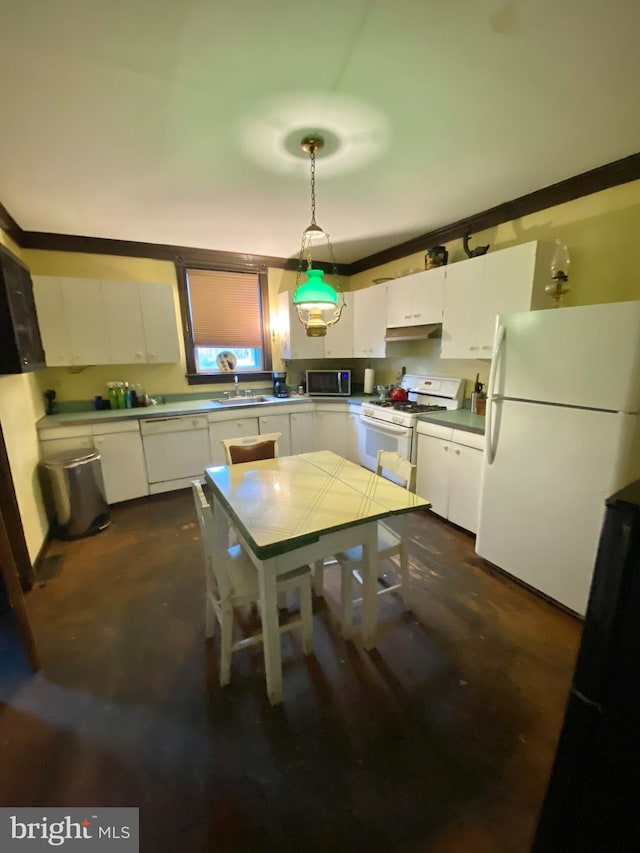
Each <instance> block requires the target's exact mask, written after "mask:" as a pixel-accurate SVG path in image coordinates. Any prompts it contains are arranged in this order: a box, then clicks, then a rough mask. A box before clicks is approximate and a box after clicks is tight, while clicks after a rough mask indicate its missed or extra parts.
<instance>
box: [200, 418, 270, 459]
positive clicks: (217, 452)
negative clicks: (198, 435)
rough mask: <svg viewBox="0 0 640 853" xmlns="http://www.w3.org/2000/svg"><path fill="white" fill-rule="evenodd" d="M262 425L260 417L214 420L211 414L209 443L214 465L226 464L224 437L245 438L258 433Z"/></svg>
mask: <svg viewBox="0 0 640 853" xmlns="http://www.w3.org/2000/svg"><path fill="white" fill-rule="evenodd" d="M259 433H260V425H259V423H258V418H237V417H236V418H233V419H231V418H230V419H228V420H227V419H225V420H212V416H211V415H209V445H210V450H211V464H212V465H226V464H227V459H226V457H225V453H224V448H223V446H222V440H223V439H224V438H244V437H245V436H247V435H258V434H259Z"/></svg>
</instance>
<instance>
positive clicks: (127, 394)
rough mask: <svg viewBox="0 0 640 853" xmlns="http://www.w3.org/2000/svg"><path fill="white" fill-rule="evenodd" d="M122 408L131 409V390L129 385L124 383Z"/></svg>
mask: <svg viewBox="0 0 640 853" xmlns="http://www.w3.org/2000/svg"><path fill="white" fill-rule="evenodd" d="M124 407H125V409H131V408H133V403H132V400H131V388H130V387H129V383H128V382H125V383H124Z"/></svg>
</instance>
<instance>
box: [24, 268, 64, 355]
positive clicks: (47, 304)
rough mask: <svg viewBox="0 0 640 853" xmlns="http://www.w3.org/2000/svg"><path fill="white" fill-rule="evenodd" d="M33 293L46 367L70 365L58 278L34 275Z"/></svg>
mask: <svg viewBox="0 0 640 853" xmlns="http://www.w3.org/2000/svg"><path fill="white" fill-rule="evenodd" d="M33 295H34V298H35V303H36V311H37V313H38V325H39V326H40V334H41V336H42V345H43V347H44V353H45V359H46V363H47V367H58V366H66V365H70V364H71V342H70V339H69V330H68V328H67V317H66V314H65V310H64V303H63V301H62V290H61V289H60V282H59V280H58V279H57V278H56V277H55V276H51V275H39V276H34V278H33Z"/></svg>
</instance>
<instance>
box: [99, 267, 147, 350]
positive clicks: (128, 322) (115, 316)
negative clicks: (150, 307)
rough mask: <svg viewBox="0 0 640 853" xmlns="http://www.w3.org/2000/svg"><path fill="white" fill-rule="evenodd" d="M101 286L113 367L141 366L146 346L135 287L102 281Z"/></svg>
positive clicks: (130, 284)
mask: <svg viewBox="0 0 640 853" xmlns="http://www.w3.org/2000/svg"><path fill="white" fill-rule="evenodd" d="M102 284H103V294H104V309H105V322H106V324H107V329H108V330H109V346H110V350H111V358H112V363H113V364H144V363H145V362H146V360H147V359H146V346H145V339H144V328H143V325H142V308H141V305H140V299H139V296H138V285H137V283H136V282H130V281H105V282H103V283H102Z"/></svg>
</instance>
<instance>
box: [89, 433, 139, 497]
mask: <svg viewBox="0 0 640 853" xmlns="http://www.w3.org/2000/svg"><path fill="white" fill-rule="evenodd" d="M114 427H118V429H114ZM93 433H94V439H93V441H94V445H95V448H96V450H97V451H98V452H99V453H100V460H101V465H102V478H103V480H104V489H105V494H106V498H107V503H109V504H113V503H118V502H119V501H129V500H132V499H133V498H141V497H143V496H144V495H148V494H149V485H148V483H147V469H146V468H145V464H144V452H143V449H142V437H141V436H140V428H139V425H138V422H137V421H136V422H135V423H123V424H111V425H109V424H104V425H103V424H94V425H93Z"/></svg>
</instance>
